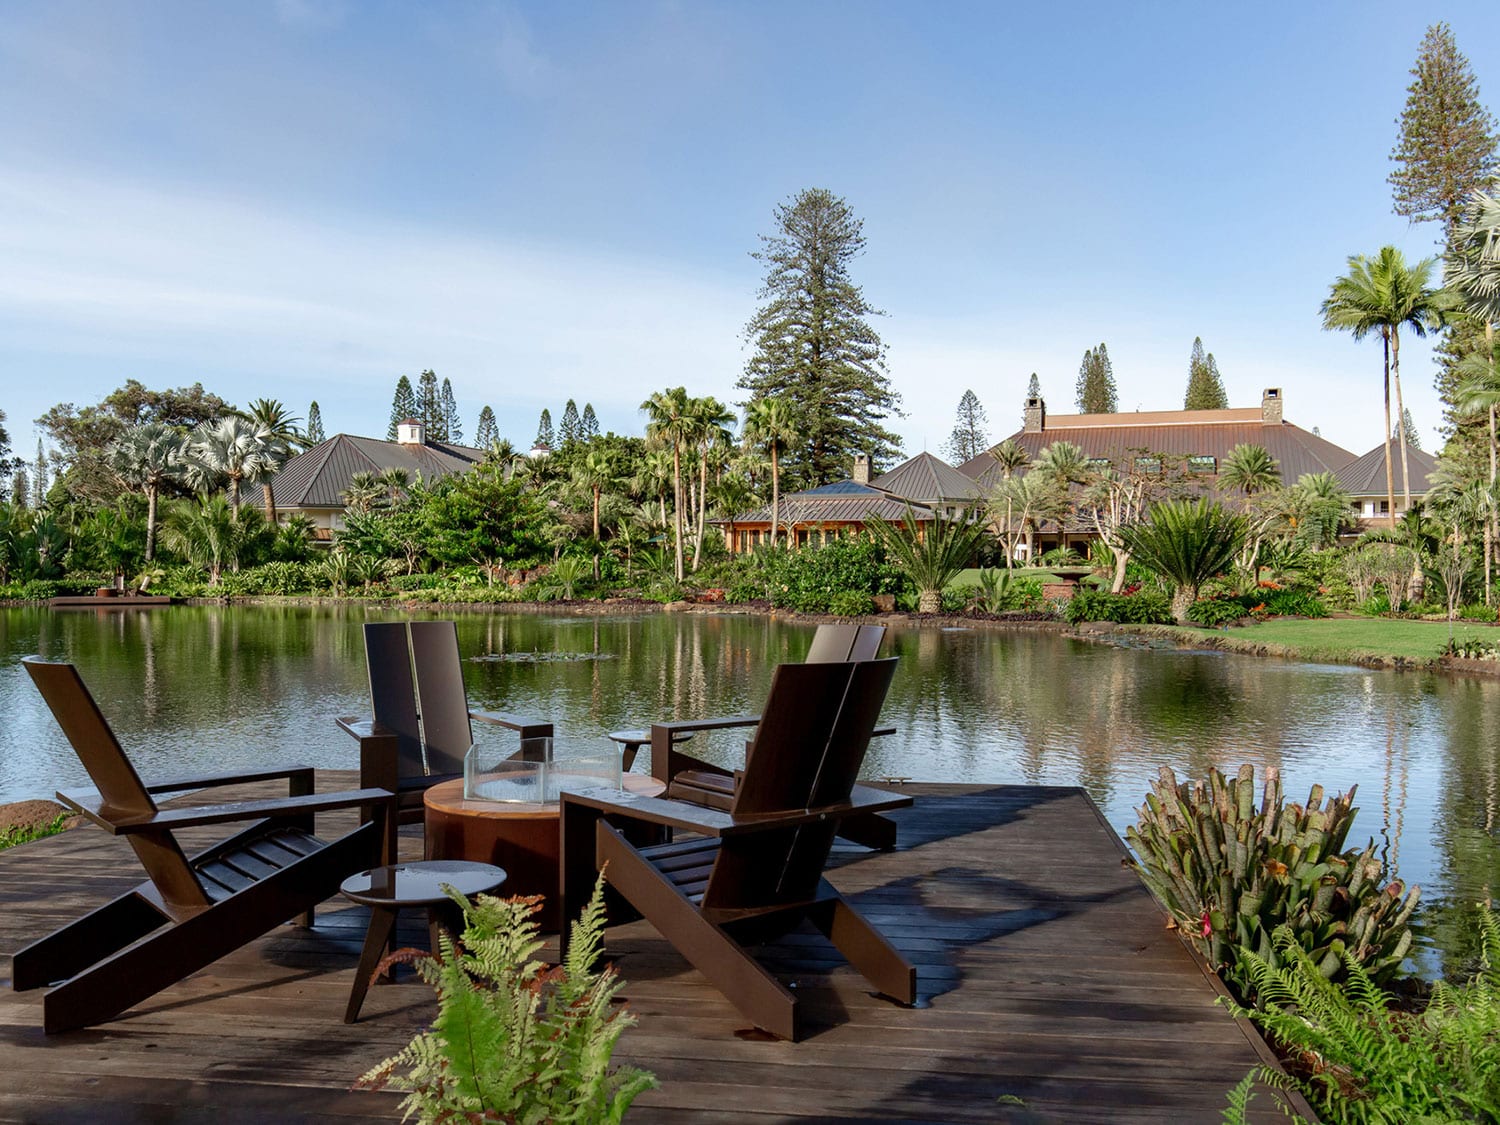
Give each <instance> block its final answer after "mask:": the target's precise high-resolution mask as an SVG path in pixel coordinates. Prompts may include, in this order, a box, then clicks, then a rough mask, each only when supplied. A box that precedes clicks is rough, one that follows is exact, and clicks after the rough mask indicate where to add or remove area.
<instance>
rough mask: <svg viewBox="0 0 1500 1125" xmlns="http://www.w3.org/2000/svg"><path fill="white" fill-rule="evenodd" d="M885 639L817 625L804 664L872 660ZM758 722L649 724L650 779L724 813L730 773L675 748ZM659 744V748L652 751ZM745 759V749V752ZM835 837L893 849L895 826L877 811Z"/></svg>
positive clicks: (885, 730)
mask: <svg viewBox="0 0 1500 1125" xmlns="http://www.w3.org/2000/svg"><path fill="white" fill-rule="evenodd" d="M884 639H885V626H884V625H848V624H842V623H839V624H823V625H819V626H818V628H817V631H816V632H815V633H814V634H813V640H812V644H811V645H810V646H809V647H808V650H807V656H806V657H805V658H804V661H803V662H804V663H806V664H826V663H833V662H843V661H850V660H874V659H875V656H876V654H877V653H878V652H879V651H880V643H881V641H883V640H884ZM759 722H760V716H758V715H734V716H730V717H728V718H720V719H684V720H681V721H675V722H664V723H653V724H652V726H651V728H650V734H651V768H652V773H653V775H654V776H655V777H656V778H657V779H658V780H659V781H662V782H664V783H665V784H668V785H672V786H673V787H674V790H675V792H676V794H677V795H678V796H679V797H681V798H682V799H684V800H696V801H698V802H699V803H700V804H704V805H708V806H709V807H711V808H717V809H727V808H729V807H730V805H731V804H732V803H733V801H734V786H735V777H736V774H735V773H734V772H733V771H731V770H726V769H724V768H723V767H722V766H716V765H712V764H711V763H708V762H704V761H702V760H700V759H698V758H694V757H692V756H691V755H688V754H684V753H682V751H680V750H678V749H677V744H678V743H679V742H681V741H683V738H682V736H683V735H684V734H686V733H688V732H691V731H702V730H725V729H730V728H736V727H753V726H755V725H756V724H757V723H759ZM895 729H896V728H895V727H879V728H877V729H876V730H875V731H874V733H875V734H876V735H886V734H894V733H895ZM658 746H660V748H658ZM745 753H746V760H747V761H748V760H749V758H748V756H749V754H750V745H749V744H747V746H746V748H745ZM839 835H840V836H842V837H844V839H846V840H850V841H852V842H854V843H857V844H863V845H864V846H865V847H868V848H874V849H876V850H878V851H889V850H890V849H891V848H894V847H895V846H896V824H895V821H893V820H891V819H890V818H889V817H885V816H880V815H879V814H878V813H866V814H861V815H859V816H852V817H849V818H848V819H847V820H845V821H844V822H843V823H842V824H841V825H840V826H839Z"/></svg>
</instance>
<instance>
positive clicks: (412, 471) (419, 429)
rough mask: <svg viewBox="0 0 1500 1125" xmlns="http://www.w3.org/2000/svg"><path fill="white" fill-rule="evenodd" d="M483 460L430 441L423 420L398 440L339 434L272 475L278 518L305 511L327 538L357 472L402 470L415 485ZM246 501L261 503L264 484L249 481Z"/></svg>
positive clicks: (477, 452)
mask: <svg viewBox="0 0 1500 1125" xmlns="http://www.w3.org/2000/svg"><path fill="white" fill-rule="evenodd" d="M482 460H484V450H482V449H474V448H471V447H469V446H466V445H450V444H448V443H446V442H435V441H428V440H427V439H426V433H425V430H424V428H423V426H422V423H420V422H418V421H416V420H415V419H411V418H408V419H407V420H406V421H404V422H402V423H400V425H398V426H397V427H396V440H395V441H381V440H380V439H378V438H367V437H355V436H353V435H352V434H335V435H334V436H333V437H331V438H328V439H327V440H326V441H320V442H319V443H318V444H317V445H315V446H313V447H312V448H311V449H308V450H305V451H304V452H302V453H299V454H297V456H295V457H293V458H292V459H291V460H290V461H288V462H287V463H286V464H285V465H284V466H283V467H282V470H281V472H279V473H277V474H276V476H275V477H273V478H272V480H271V484H272V487H274V488H275V490H276V492H275V495H276V516H277V519H278V521H279V520H285V519H286V518H287V517H288V516H292V515H304V516H307V517H308V518H309V519H311V520H312V521H313V528H314V531H313V534H314V536H315V537H316V538H317V539H319V540H323V541H327V540H330V539H332V538H333V533H334V532H335V531H337V530H338V529H339V528H341V527H343V526H344V499H343V496H344V493H346V492H347V491H348V490H349V485H350V482H351V481H353V479H354V475H355V474H356V473H376V474H379V473H382V472H384V471H385V470H387V469H402V470H404V471H405V472H406V474H407V476H408V478H409V479H410V480H411V481H412V482H413V483H415V482H416V481H418V480H423V481H428V482H431V481H434V480H437V479H438V478H439V477H446V476H451V475H453V474H454V473H463V472H467V471H468V470H469V469H472V468H473V467H474V466H475V465H477V464H479V462H480V461H482ZM240 496H241V500H242V502H244V503H249V504H259V503H260V498H261V487H260V485H259V484H255V485H250V484H246V485H245V486H243V487H242V488H241V491H240Z"/></svg>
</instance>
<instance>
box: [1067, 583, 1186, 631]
mask: <svg viewBox="0 0 1500 1125" xmlns="http://www.w3.org/2000/svg"><path fill="white" fill-rule="evenodd" d="M1064 616H1066V617H1067V619H1068V621H1069V623H1071V624H1074V625H1077V624H1079V623H1080V622H1083V621H1114V622H1117V623H1120V624H1124V625H1166V624H1169V623H1170V622H1171V621H1172V607H1171V603H1169V602H1168V601H1167V598H1166V596H1165V595H1164V594H1158V593H1156V592H1155V591H1152V590H1138V591H1136V592H1135V593H1131V594H1111V593H1108V592H1106V591H1104V590H1080V591H1078V593H1077V594H1075V595H1074V596H1073V597H1072V599H1071V600H1070V601H1069V602H1068V608H1067V610H1066V611H1065V614H1064Z"/></svg>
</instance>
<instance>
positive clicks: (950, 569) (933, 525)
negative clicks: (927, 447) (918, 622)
mask: <svg viewBox="0 0 1500 1125" xmlns="http://www.w3.org/2000/svg"><path fill="white" fill-rule="evenodd" d="M865 526H866V527H868V528H869V529H870V531H871V532H872V533H873V534H874V536H875V539H876V541H877V542H878V543H881V544H882V545H883V546H884V547H885V549H886V552H887V553H888V554H889V555H890V556H891V558H892V559H893V560H894V561H895V563H896V565H897V566H898V567H900V568H901V570H903V571H905V572H906V576H907V577H908V578H910V579H911V581H912V584H913V585H915V586H916V588H917V612H918V613H937V612H938V611H939V610H941V609H942V608H943V587H944V586H946V585H947V584H948V583H949V581H950V580H951V579H952V578H953V577H954V575H956V574H958V573H959V572H960V571H962V570H963V569H964V568H965V567H967V566H968V565H969V562H970V560H971V559H973V557H974V552H975V551H977V550H978V549H979V545H980V543H982V542H983V541H984V537H985V535H986V534H987V533H986V531H985V527H984V524H982V523H971V522H969V521H967V520H949V519H943V518H942V517H941V516H939V517H936V518H934V519H932V520H931V521H929V522H928V523H927V525H926V527H925V528H922V527H919V526H918V524H917V518H916V516H915V515H914V514H913V513H912V510H911V508H910V507H908V508H907V509H906V518H905V519H904V520H902V522H901V523H899V524H896V523H891V522H890V521H889V520H883V519H880V518H878V517H877V518H874V519H871V520H870V521H869V522H868V523H866V525H865Z"/></svg>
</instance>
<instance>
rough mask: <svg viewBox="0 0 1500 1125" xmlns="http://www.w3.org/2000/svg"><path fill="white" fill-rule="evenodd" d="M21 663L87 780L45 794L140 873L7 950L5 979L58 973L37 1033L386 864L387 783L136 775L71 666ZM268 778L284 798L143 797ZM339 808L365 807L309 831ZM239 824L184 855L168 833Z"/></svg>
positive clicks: (301, 909)
mask: <svg viewBox="0 0 1500 1125" xmlns="http://www.w3.org/2000/svg"><path fill="white" fill-rule="evenodd" d="M22 663H24V664H25V666H26V671H27V672H29V673H30V674H31V678H32V680H33V681H34V682H35V683H36V686H37V688H38V689H39V690H40V691H41V693H42V697H43V698H44V699H45V700H46V701H47V706H48V707H50V708H51V709H52V714H53V716H54V717H55V718H56V719H57V723H58V725H59V726H60V727H62V729H63V733H64V734H65V735H67V738H68V741H69V742H70V743H72V745H73V749H74V750H75V751H76V752H77V754H78V757H79V760H80V761H82V763H83V767H84V769H86V770H87V771H88V774H89V777H90V778H91V779H92V780H93V782H94V785H95V786H96V790H94V791H68V792H59V793H58V794H57V799H58V800H59V801H61V802H62V803H63V804H65V805H67V806H68V807H69V808H71V809H73V810H74V811H76V812H79V813H82V814H83V815H84V816H85V817H87V818H88V819H89V820H92V821H93V822H94V823H95V824H97V825H99V826H100V827H101V828H103V829H105V830H106V831H107V832H110V833H112V834H114V835H121V836H124V837H125V838H126V839H127V840H129V841H130V846H131V847H132V848H134V849H135V854H136V856H137V858H139V859H140V861H141V865H142V866H143V867H144V868H145V869H146V874H147V876H148V877H149V878H148V880H147V881H146V882H144V883H142V884H141V885H140V886H138V887H136V888H135V889H134V890H133V891H131V892H129V893H128V894H125V895H122V896H121V897H119V898H117V899H115V900H114V901H113V902H110V903H107V904H106V905H104V906H101V907H100V908H99V909H97V910H95V911H93V912H92V913H90V914H88V915H85V916H84V917H83V918H80V919H79V920H78V921H76V922H73V923H71V924H70V925H67V926H64V927H63V928H62V929H60V930H58V931H57V932H55V933H53V934H51V935H49V936H48V937H44V938H42V939H40V940H39V941H35V942H33V943H32V944H30V945H28V946H26V948H24V949H22V950H20V951H19V952H18V953H16V955H15V957H14V958H13V959H12V961H11V987H12V988H14V989H16V990H17V991H21V990H24V989H30V988H40V987H43V986H45V985H48V984H52V983H53V982H58V981H60V982H62V983H60V984H57V985H56V987H54V988H53V989H52V990H51V991H50V992H48V993H47V995H46V997H45V998H44V999H43V1002H42V1012H43V1026H44V1028H45V1030H46V1031H48V1032H55V1031H66V1030H68V1029H70V1028H75V1027H84V1026H87V1025H89V1024H94V1023H100V1022H102V1021H104V1020H107V1019H110V1018H111V1017H113V1016H116V1015H118V1014H119V1013H121V1012H123V1011H125V1010H126V1009H127V1008H129V1007H131V1006H133V1005H135V1004H137V1003H139V1002H140V1001H142V1000H144V999H145V998H146V997H148V996H152V995H154V994H155V993H157V992H159V991H161V990H162V989H163V988H166V987H167V986H168V985H171V984H175V983H176V982H177V981H180V980H182V979H183V978H184V977H186V976H189V975H190V974H192V973H195V972H197V971H198V970H199V969H202V968H204V967H206V966H207V965H210V964H212V963H213V962H214V961H217V960H218V959H219V958H220V957H222V956H224V955H225V954H226V953H229V952H231V951H232V950H235V949H238V948H239V947H240V946H242V945H244V944H245V943H246V942H248V941H251V940H253V939H254V938H257V937H259V936H260V935H261V934H263V933H265V932H266V931H268V930H270V929H272V928H274V927H275V926H278V925H280V924H281V923H283V922H286V921H288V920H290V919H291V918H293V917H296V916H298V915H301V916H302V921H303V922H304V924H307V925H311V924H312V909H313V907H314V906H316V905H317V904H318V903H320V902H322V901H323V900H324V899H326V898H329V897H330V896H332V895H333V894H335V893H336V892H337V891H338V887H339V883H340V881H342V880H343V879H344V878H346V877H347V876H349V875H351V874H353V873H354V872H356V871H362V870H364V869H366V868H369V867H373V866H375V865H377V864H379V863H382V862H387V859H386V857H385V853H384V849H385V847H386V844H387V841H388V835H387V827H386V821H387V818H388V816H389V810H390V807H391V803H392V795H391V794H390V793H389V792H388V791H386V790H383V789H358V790H352V791H348V792H342V793H328V794H323V795H317V794H314V793H313V771H312V769H311V767H308V766H296V767H292V768H289V769H273V770H258V771H254V772H248V773H239V774H223V775H218V776H215V777H204V778H194V779H191V780H184V781H175V782H166V783H161V784H154V785H147V784H145V783H144V782H142V781H141V778H140V775H139V774H137V773H136V771H135V767H134V766H133V765H131V762H130V759H129V758H128V757H126V756H125V752H124V751H123V750H122V749H121V748H120V744H119V742H118V741H116V739H115V736H114V732H113V731H111V730H110V728H109V724H108V722H106V721H105V719H104V716H103V715H102V714H101V713H100V711H99V708H98V706H97V704H95V702H94V699H93V696H91V695H90V694H89V690H88V688H87V687H86V686H85V685H84V683H83V680H82V679H81V678H80V677H79V675H78V672H77V670H76V669H75V668H74V667H73V666H72V665H71V664H55V663H49V662H46V661H43V660H41V659H39V658H38V657H34V656H31V657H27V658H26V659H25V660H24V661H23V662H22ZM273 778H286V779H287V782H288V788H289V794H288V796H286V797H278V798H273V799H270V800H253V801H236V802H233V803H230V804H220V805H203V806H197V807H194V808H184V809H161V808H158V807H157V804H156V802H155V801H154V800H153V799H152V794H154V793H173V792H180V791H183V790H189V789H201V788H207V787H213V786H220V785H233V784H239V783H242V782H250V781H264V780H268V779H273ZM351 807H359V808H364V809H368V810H372V812H373V815H372V816H371V817H370V818H369V819H368V820H366V822H365V823H363V824H361V825H360V826H359V827H358V828H355V829H354V830H353V831H351V832H349V833H347V834H346V835H344V836H341V837H339V838H338V839H337V840H334V841H332V842H329V843H325V842H324V841H322V840H320V839H318V838H317V837H316V836H314V835H313V834H312V827H313V824H312V822H313V814H314V813H319V812H327V811H331V810H334V809H345V808H351ZM240 821H254V823H253V824H252V825H250V827H248V828H246V829H244V830H243V831H241V832H239V833H237V834H235V835H234V836H231V837H230V838H229V839H227V840H224V841H222V842H221V843H218V844H215V845H214V846H213V847H211V848H209V849H208V850H207V851H204V852H201V853H199V854H198V855H196V856H193V857H192V858H191V859H189V858H188V857H187V856H186V855H185V854H184V853H183V850H182V848H181V846H180V845H179V844H178V842H177V839H176V837H175V836H174V835H173V831H174V829H178V828H185V827H188V826H190V825H203V824H231V823H234V822H240ZM163 926H166V927H167V928H166V929H165V930H163V929H162V927H163ZM158 931H160V932H158Z"/></svg>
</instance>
